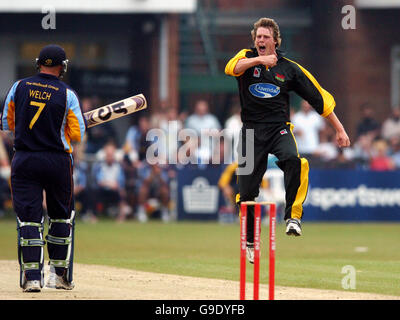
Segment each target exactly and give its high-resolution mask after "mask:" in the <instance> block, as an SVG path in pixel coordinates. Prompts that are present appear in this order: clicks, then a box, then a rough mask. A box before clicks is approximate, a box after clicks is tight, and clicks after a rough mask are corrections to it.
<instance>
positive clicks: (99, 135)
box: [81, 97, 116, 154]
mask: <svg viewBox="0 0 400 320" xmlns="http://www.w3.org/2000/svg"><path fill="white" fill-rule="evenodd" d="M81 105H82V111H83V113H85V112H88V111H90V110H93V109H96V108H99V107H101V105H103V103H102V102H101V101H100V100H99V99H97V98H89V97H85V98H83V99H82V100H81ZM115 136H116V132H115V130H114V128H113V126H112V124H111V122H105V123H103V124H101V125H99V126H94V127H92V128H90V130H88V131H87V140H86V141H87V142H86V143H87V147H86V152H87V153H91V154H93V153H96V152H97V151H99V150H100V149H101V148H102V147H103V146H104V145H105V144H106V143H107V141H108V140H109V138H110V137H115Z"/></svg>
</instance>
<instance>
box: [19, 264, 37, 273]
mask: <svg viewBox="0 0 400 320" xmlns="http://www.w3.org/2000/svg"><path fill="white" fill-rule="evenodd" d="M21 270H22V271H26V270H40V264H39V262H24V263H21Z"/></svg>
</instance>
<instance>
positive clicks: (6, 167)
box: [0, 131, 11, 217]
mask: <svg viewBox="0 0 400 320" xmlns="http://www.w3.org/2000/svg"><path fill="white" fill-rule="evenodd" d="M10 175H11V166H10V158H9V156H8V152H7V150H6V146H5V145H4V143H3V131H1V134H0V217H1V216H2V215H3V214H4V209H5V202H6V201H9V200H11V194H10V188H9V184H8V181H9V179H10Z"/></svg>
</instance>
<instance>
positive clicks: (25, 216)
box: [11, 150, 74, 280]
mask: <svg viewBox="0 0 400 320" xmlns="http://www.w3.org/2000/svg"><path fill="white" fill-rule="evenodd" d="M11 190H12V200H13V206H14V211H15V213H16V215H17V217H18V219H19V220H20V221H21V222H33V223H41V222H42V221H43V220H42V219H43V214H44V210H43V191H45V195H46V205H47V214H48V216H49V218H50V219H69V218H70V217H71V212H72V210H74V195H73V167H72V158H71V156H70V155H69V154H67V153H64V152H47V151H46V152H28V151H20V150H18V151H16V153H15V155H14V157H13V160H12V163H11ZM71 227H72V226H71V225H68V224H64V223H63V224H61V223H57V224H56V226H55V227H54V228H52V229H51V230H49V234H51V235H52V236H54V237H61V238H63V237H67V236H68V235H69V233H70V228H71ZM19 237H20V238H21V237H22V238H24V239H38V238H41V237H42V235H41V234H40V230H39V229H38V228H35V227H27V226H25V227H22V228H19ZM47 249H48V253H49V258H50V259H55V260H63V259H65V257H66V255H67V246H65V245H64V246H61V245H54V244H50V243H48V246H47ZM19 250H20V251H21V253H22V258H21V259H22V262H23V263H29V262H39V261H40V259H41V255H42V254H43V252H42V248H41V247H38V246H23V247H19ZM25 277H26V279H27V280H40V270H28V271H26V272H25Z"/></svg>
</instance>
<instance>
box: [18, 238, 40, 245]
mask: <svg viewBox="0 0 400 320" xmlns="http://www.w3.org/2000/svg"><path fill="white" fill-rule="evenodd" d="M19 244H20V246H21V247H43V246H44V245H45V244H46V241H44V240H42V239H24V238H20V242H19Z"/></svg>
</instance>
